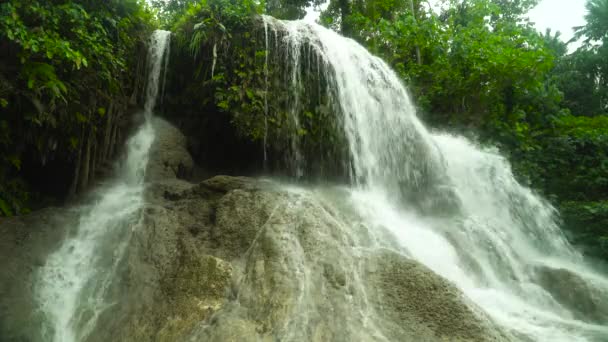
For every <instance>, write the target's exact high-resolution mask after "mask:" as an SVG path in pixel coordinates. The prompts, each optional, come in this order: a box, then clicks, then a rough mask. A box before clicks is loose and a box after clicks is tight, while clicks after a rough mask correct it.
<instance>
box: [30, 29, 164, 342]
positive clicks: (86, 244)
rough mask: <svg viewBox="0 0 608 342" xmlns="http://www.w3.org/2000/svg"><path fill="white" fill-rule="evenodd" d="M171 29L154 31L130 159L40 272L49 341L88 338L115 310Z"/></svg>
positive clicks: (136, 223)
mask: <svg viewBox="0 0 608 342" xmlns="http://www.w3.org/2000/svg"><path fill="white" fill-rule="evenodd" d="M169 37H170V33H169V32H167V31H156V32H154V34H153V35H152V37H151V42H150V50H149V55H148V64H149V72H148V74H149V79H148V84H147V88H146V102H145V107H144V116H145V123H144V124H143V125H142V127H141V128H139V130H138V131H137V133H136V134H135V135H134V136H133V137H131V138H130V139H129V140H128V142H127V152H126V158H125V160H124V163H123V165H121V166H120V170H119V172H118V175H117V177H116V179H115V180H113V181H112V183H111V184H108V185H105V186H104V187H102V188H101V189H99V190H98V191H97V192H96V196H95V197H96V198H95V200H94V202H93V203H92V204H90V205H85V206H83V207H82V208H80V209H79V210H80V211H81V216H80V219H79V221H78V223H77V227H75V229H74V230H73V231H72V232H70V236H68V237H67V239H66V240H65V241H64V242H63V244H62V245H61V247H60V248H59V249H58V250H57V251H55V252H54V253H52V254H51V255H49V256H48V259H47V260H46V263H45V265H44V266H43V267H42V269H41V270H40V272H39V276H38V278H39V279H38V282H37V286H36V287H37V288H36V296H37V297H38V300H39V302H40V303H41V311H42V312H43V314H44V316H45V318H46V324H45V326H44V328H43V332H42V336H43V339H44V340H45V341H54V342H74V341H83V340H86V339H87V337H88V335H89V334H90V333H91V331H92V330H93V329H95V327H96V324H97V319H98V317H99V315H100V314H101V313H102V312H103V311H104V310H108V309H111V308H112V306H113V305H114V303H112V302H111V299H110V298H109V293H108V290H109V287H110V285H111V283H112V282H113V280H114V277H116V276H117V274H116V269H117V266H118V264H119V262H120V261H121V260H122V258H123V254H124V252H125V249H126V248H127V247H128V245H129V240H130V235H131V231H132V230H134V229H138V227H139V226H140V225H141V218H142V215H141V210H142V208H143V205H144V198H143V192H144V189H145V187H144V177H145V170H146V168H147V165H148V155H149V150H150V146H151V145H152V142H153V140H154V129H153V127H152V124H151V122H150V121H151V116H152V110H153V108H154V105H155V104H156V100H157V96H158V92H159V83H160V75H161V68H162V63H163V59H167V58H168V54H167V53H166V52H167V48H168V46H169Z"/></svg>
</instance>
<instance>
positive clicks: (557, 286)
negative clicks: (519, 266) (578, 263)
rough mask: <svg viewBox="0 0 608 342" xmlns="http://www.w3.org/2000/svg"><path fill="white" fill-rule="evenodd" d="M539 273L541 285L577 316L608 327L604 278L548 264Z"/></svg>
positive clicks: (607, 286) (540, 266) (607, 304)
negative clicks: (585, 275)
mask: <svg viewBox="0 0 608 342" xmlns="http://www.w3.org/2000/svg"><path fill="white" fill-rule="evenodd" d="M535 270H536V272H535V273H536V275H537V277H538V282H539V284H540V285H541V286H542V287H543V288H545V290H547V291H548V292H549V293H550V294H551V295H552V296H553V298H554V299H555V300H556V301H557V302H558V303H560V304H561V305H563V306H564V307H566V308H568V309H569V310H570V311H571V312H572V313H573V314H574V316H575V317H577V318H578V319H580V320H582V321H590V322H594V323H599V324H604V325H608V301H606V298H608V291H606V289H607V288H608V284H606V281H605V280H604V279H601V278H599V277H597V276H595V275H593V274H591V273H590V274H589V275H588V276H587V277H584V276H583V275H581V274H584V272H583V273H581V272H578V273H575V272H573V271H571V270H568V269H565V268H554V267H550V266H546V265H539V266H537V267H536V268H535Z"/></svg>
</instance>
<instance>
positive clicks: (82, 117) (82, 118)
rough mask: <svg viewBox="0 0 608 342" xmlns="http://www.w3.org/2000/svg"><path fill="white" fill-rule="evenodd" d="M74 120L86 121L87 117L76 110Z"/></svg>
mask: <svg viewBox="0 0 608 342" xmlns="http://www.w3.org/2000/svg"><path fill="white" fill-rule="evenodd" d="M76 120H78V122H80V123H83V122H87V118H86V117H85V116H84V115H82V113H81V112H76Z"/></svg>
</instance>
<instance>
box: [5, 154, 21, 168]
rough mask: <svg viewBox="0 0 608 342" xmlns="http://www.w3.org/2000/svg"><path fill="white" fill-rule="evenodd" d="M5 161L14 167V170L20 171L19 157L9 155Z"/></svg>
mask: <svg viewBox="0 0 608 342" xmlns="http://www.w3.org/2000/svg"><path fill="white" fill-rule="evenodd" d="M6 159H7V160H8V161H9V163H11V164H12V165H13V166H14V167H15V169H17V170H21V159H19V157H17V156H15V155H11V156H8V157H7V158H6Z"/></svg>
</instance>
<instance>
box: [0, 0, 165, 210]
mask: <svg viewBox="0 0 608 342" xmlns="http://www.w3.org/2000/svg"><path fill="white" fill-rule="evenodd" d="M153 20H154V18H153V15H152V13H151V12H150V11H147V10H146V9H145V8H144V6H143V4H142V3H140V2H138V1H136V0H128V1H124V0H112V1H55V0H41V1H27V2H24V1H16V0H15V1H13V0H11V1H6V2H3V3H2V4H0V107H1V109H0V111H1V113H2V114H1V115H0V214H1V215H9V216H10V215H13V214H22V213H24V212H27V211H28V210H29V208H31V207H37V206H40V205H43V203H42V202H43V201H44V197H42V196H45V197H49V196H50V197H63V196H66V195H73V194H75V193H77V192H79V191H81V190H83V189H85V188H86V187H87V185H88V184H89V182H91V181H92V180H93V178H94V176H95V173H96V171H97V170H98V169H100V168H101V164H102V163H103V162H105V161H106V160H108V159H109V158H110V156H111V155H112V154H113V153H114V151H113V150H114V149H115V145H116V142H117V141H119V140H120V135H121V126H122V125H124V122H121V121H124V120H122V119H121V118H122V117H123V116H124V114H125V112H126V110H127V107H129V105H130V104H133V101H132V100H131V96H132V95H134V94H135V89H136V88H137V87H138V84H137V81H138V80H137V78H136V71H137V69H138V66H139V68H141V67H142V66H141V63H142V61H141V59H142V58H141V56H140V55H139V54H138V51H140V50H141V48H142V47H144V42H145V40H146V39H147V37H148V35H149V32H150V30H151V28H152V27H153V25H152V24H153ZM141 51H143V52H144V53H145V49H144V50H141ZM140 72H143V70H142V71H140ZM135 96H136V94H135ZM33 197H34V198H33Z"/></svg>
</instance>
